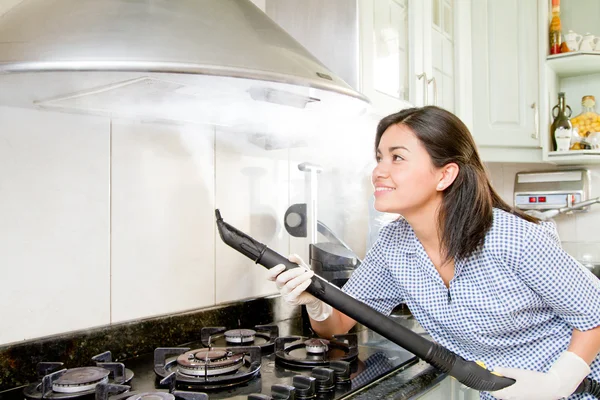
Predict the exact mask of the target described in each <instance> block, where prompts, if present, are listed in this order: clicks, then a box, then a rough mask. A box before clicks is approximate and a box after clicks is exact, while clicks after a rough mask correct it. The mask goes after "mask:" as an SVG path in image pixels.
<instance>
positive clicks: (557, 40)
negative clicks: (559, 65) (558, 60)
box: [550, 0, 562, 54]
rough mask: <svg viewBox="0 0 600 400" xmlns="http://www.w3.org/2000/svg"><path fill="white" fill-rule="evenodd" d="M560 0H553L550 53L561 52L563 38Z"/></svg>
mask: <svg viewBox="0 0 600 400" xmlns="http://www.w3.org/2000/svg"><path fill="white" fill-rule="evenodd" d="M561 31H562V28H561V23H560V0H552V20H551V21H550V54H559V53H560V45H561V42H562V39H561Z"/></svg>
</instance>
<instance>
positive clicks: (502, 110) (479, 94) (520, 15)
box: [471, 0, 540, 148]
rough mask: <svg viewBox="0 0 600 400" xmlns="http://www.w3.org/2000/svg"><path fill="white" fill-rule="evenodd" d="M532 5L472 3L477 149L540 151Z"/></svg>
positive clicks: (493, 0) (533, 0)
mask: <svg viewBox="0 0 600 400" xmlns="http://www.w3.org/2000/svg"><path fill="white" fill-rule="evenodd" d="M537 20H538V18H537V0H476V1H472V3H471V27H472V31H471V34H472V43H473V48H472V73H473V82H472V87H473V99H472V101H473V132H472V133H473V136H474V138H475V141H476V142H477V144H478V145H479V146H501V147H531V148H535V147H540V139H539V127H538V109H537V107H538V104H539V101H538V71H539V69H538V52H539V51H538V46H539V43H538V24H537Z"/></svg>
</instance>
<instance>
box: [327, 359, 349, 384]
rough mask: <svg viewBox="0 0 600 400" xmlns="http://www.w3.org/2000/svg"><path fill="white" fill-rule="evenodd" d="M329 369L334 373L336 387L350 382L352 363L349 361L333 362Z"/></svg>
mask: <svg viewBox="0 0 600 400" xmlns="http://www.w3.org/2000/svg"><path fill="white" fill-rule="evenodd" d="M329 368H331V369H332V370H333V372H334V376H335V383H336V385H340V384H341V385H343V384H345V383H348V382H350V363H349V362H348V361H341V360H335V361H331V362H330V363H329Z"/></svg>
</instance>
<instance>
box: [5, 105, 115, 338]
mask: <svg viewBox="0 0 600 400" xmlns="http://www.w3.org/2000/svg"><path fill="white" fill-rule="evenodd" d="M109 123H110V121H109V120H108V119H104V118H95V117H82V116H77V115H65V114H54V113H46V112H37V111H30V110H22V109H17V108H3V107H0V224H1V225H0V226H1V228H0V268H1V270H2V290H0V304H2V306H1V307H0V321H2V322H0V344H2V343H8V342H13V341H18V340H22V339H26V338H31V337H37V336H43V335H48V334H52V333H58V332H62V331H68V330H73V329H82V328H88V327H92V326H97V325H103V324H107V323H109V322H110V269H109V266H110V261H109V238H110V225H109V212H110V206H109V201H110V197H109V191H108V188H109V172H110V165H109V151H110V148H109V140H108V139H109V136H108V132H109Z"/></svg>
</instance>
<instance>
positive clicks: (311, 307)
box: [267, 254, 332, 321]
mask: <svg viewBox="0 0 600 400" xmlns="http://www.w3.org/2000/svg"><path fill="white" fill-rule="evenodd" d="M288 260H290V261H291V262H293V263H296V264H298V268H291V269H289V270H287V271H285V268H286V267H285V265H283V264H279V265H276V266H274V267H273V268H271V269H270V270H269V272H268V275H267V277H268V279H269V280H270V281H274V282H275V284H276V285H277V289H279V293H281V297H282V298H283V299H284V300H285V301H286V303H288V304H290V305H292V306H299V305H305V306H306V311H307V312H308V315H309V316H310V317H311V318H312V319H314V320H315V321H323V320H325V319H327V318H328V317H329V316H330V315H331V312H332V310H331V306H329V305H327V304H325V303H323V302H322V301H321V300H319V299H317V298H316V297H315V296H313V295H312V294H310V293H308V292H306V288H308V286H309V285H310V284H311V282H312V281H311V278H312V277H313V276H314V274H315V273H314V272H313V271H312V270H311V269H310V267H309V266H308V265H306V263H305V262H304V261H303V260H302V259H301V258H300V257H299V256H298V255H296V254H292V255H290V256H289V257H288Z"/></svg>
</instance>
